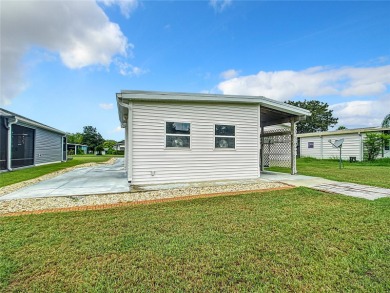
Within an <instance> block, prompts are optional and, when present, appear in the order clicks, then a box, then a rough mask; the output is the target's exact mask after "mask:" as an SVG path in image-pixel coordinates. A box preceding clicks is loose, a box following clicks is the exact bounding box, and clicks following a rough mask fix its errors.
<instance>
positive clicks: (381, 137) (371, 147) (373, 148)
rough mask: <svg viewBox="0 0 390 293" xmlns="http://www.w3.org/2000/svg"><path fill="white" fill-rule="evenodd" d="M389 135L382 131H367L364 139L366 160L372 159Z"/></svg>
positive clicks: (378, 152)
mask: <svg viewBox="0 0 390 293" xmlns="http://www.w3.org/2000/svg"><path fill="white" fill-rule="evenodd" d="M389 139H390V136H389V135H387V134H382V133H367V134H366V138H365V139H364V156H365V159H366V160H368V161H374V160H375V159H376V158H377V157H378V155H379V154H380V152H381V151H382V150H383V147H384V145H385V142H386V141H387V140H389Z"/></svg>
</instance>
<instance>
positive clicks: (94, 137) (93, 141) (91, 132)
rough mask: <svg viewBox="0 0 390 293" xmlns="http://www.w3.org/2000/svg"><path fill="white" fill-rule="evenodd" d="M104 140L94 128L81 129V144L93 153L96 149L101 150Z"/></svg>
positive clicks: (85, 127)
mask: <svg viewBox="0 0 390 293" xmlns="http://www.w3.org/2000/svg"><path fill="white" fill-rule="evenodd" d="M103 143H104V139H103V137H102V136H101V134H100V133H99V132H97V130H96V128H95V127H93V126H84V128H83V144H86V145H87V146H88V147H89V148H91V149H93V150H94V151H96V150H97V148H98V147H99V148H103V146H102V145H103Z"/></svg>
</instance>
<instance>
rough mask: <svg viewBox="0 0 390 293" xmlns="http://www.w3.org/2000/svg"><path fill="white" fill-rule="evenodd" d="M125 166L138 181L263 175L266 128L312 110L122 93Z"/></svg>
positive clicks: (233, 99) (260, 100)
mask: <svg viewBox="0 0 390 293" xmlns="http://www.w3.org/2000/svg"><path fill="white" fill-rule="evenodd" d="M117 105H118V114H119V120H120V122H121V126H122V127H123V128H125V145H126V147H125V150H126V151H125V168H126V170H127V176H128V181H129V182H131V183H132V184H135V185H142V184H155V183H156V184H160V183H174V182H197V181H209V180H225V179H255V178H258V177H260V172H261V169H262V165H263V164H264V163H263V161H264V160H261V158H262V153H263V152H262V149H263V148H262V147H261V146H262V144H264V138H263V137H262V135H261V134H262V133H264V128H265V127H267V126H270V125H277V124H281V123H286V122H288V123H290V124H291V126H292V127H291V130H290V129H289V130H288V131H289V134H290V135H291V138H292V139H291V142H292V143H291V148H290V150H291V153H290V157H291V158H292V159H291V171H292V173H296V160H295V154H296V146H295V141H296V134H295V129H296V128H295V123H296V122H297V121H299V120H303V119H305V117H306V116H308V115H310V112H309V111H307V110H304V109H301V108H298V107H294V106H291V105H288V104H285V103H281V102H277V101H274V100H271V99H267V98H264V97H252V96H233V95H212V94H190V93H167V92H145V91H122V92H121V93H118V94H117Z"/></svg>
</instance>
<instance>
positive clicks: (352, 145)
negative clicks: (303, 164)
mask: <svg viewBox="0 0 390 293" xmlns="http://www.w3.org/2000/svg"><path fill="white" fill-rule="evenodd" d="M372 132H378V133H388V134H389V133H390V128H381V127H370V128H357V129H344V130H337V131H325V132H313V133H302V134H298V135H297V136H298V144H299V150H298V152H299V155H300V156H301V157H313V158H317V159H333V158H338V157H339V155H340V154H339V150H338V149H336V148H334V147H333V146H332V144H331V143H330V142H329V140H331V141H332V142H334V141H335V140H338V139H342V138H343V139H344V143H343V145H342V159H343V160H355V159H356V160H357V161H362V160H363V159H364V139H365V137H366V134H367V133H372ZM380 157H390V147H389V142H388V141H387V142H386V144H385V146H384V148H383V150H382V152H381V153H380Z"/></svg>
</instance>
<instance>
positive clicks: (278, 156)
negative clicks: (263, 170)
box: [264, 127, 296, 168]
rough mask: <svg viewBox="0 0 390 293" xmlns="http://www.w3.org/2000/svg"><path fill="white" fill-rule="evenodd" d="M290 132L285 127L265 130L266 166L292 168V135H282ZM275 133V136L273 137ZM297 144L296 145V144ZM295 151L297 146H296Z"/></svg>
mask: <svg viewBox="0 0 390 293" xmlns="http://www.w3.org/2000/svg"><path fill="white" fill-rule="evenodd" d="M286 131H290V129H289V128H285V127H283V128H282V127H272V128H271V127H269V128H265V129H264V133H265V134H266V135H267V137H264V166H265V167H287V168H289V167H290V166H291V135H290V133H289V134H280V133H281V132H286ZM273 133H275V135H272V134H273ZM294 144H296V143H294ZM294 149H295V146H294Z"/></svg>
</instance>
